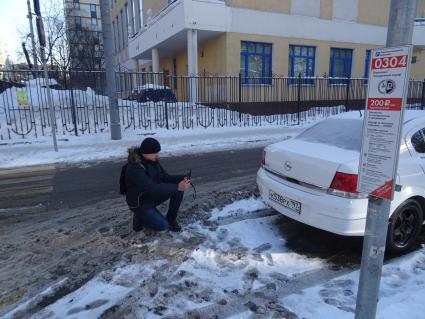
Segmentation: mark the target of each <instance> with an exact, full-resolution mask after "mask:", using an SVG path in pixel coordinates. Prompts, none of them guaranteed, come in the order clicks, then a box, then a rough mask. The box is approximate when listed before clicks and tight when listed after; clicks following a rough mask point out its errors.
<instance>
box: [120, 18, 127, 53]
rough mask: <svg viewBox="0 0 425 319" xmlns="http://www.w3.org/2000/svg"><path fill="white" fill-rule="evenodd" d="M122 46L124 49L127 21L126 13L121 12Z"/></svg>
mask: <svg viewBox="0 0 425 319" xmlns="http://www.w3.org/2000/svg"><path fill="white" fill-rule="evenodd" d="M120 13H121V40H122V41H121V44H122V48H124V47H125V24H126V23H125V20H124V13H123V11H122V10H121V12H120Z"/></svg>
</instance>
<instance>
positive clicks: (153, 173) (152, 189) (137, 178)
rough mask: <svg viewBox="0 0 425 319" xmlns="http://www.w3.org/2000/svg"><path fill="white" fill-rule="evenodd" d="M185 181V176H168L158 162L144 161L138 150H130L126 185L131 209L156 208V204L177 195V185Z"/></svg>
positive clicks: (127, 198)
mask: <svg viewBox="0 0 425 319" xmlns="http://www.w3.org/2000/svg"><path fill="white" fill-rule="evenodd" d="M183 179H184V176H183V175H168V174H167V172H166V171H165V169H164V168H163V167H162V166H161V164H160V163H159V162H158V161H157V162H153V161H149V160H146V159H144V158H143V157H142V156H141V155H139V153H138V148H132V149H129V150H128V165H127V170H126V173H125V183H126V191H127V192H126V200H127V204H128V206H129V207H130V208H139V207H143V208H145V207H146V208H147V207H154V206H155V203H157V202H159V201H161V200H164V199H166V198H168V197H170V196H171V195H173V194H175V193H177V185H178V183H180V182H181V181H182V180H183Z"/></svg>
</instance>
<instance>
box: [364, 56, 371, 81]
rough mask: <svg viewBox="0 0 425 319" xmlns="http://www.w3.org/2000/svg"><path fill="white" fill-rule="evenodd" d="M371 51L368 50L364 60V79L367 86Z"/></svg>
mask: <svg viewBox="0 0 425 319" xmlns="http://www.w3.org/2000/svg"><path fill="white" fill-rule="evenodd" d="M370 52H371V51H370V50H366V57H365V60H364V77H365V79H366V81H365V83H366V84H367V81H368V79H369V68H370Z"/></svg>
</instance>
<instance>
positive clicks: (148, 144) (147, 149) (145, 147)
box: [139, 137, 161, 154]
mask: <svg viewBox="0 0 425 319" xmlns="http://www.w3.org/2000/svg"><path fill="white" fill-rule="evenodd" d="M159 151H161V144H159V142H158V141H157V140H156V139H154V138H152V137H148V138H145V139H144V140H143V142H142V144H140V149H139V153H140V154H153V153H158V152H159Z"/></svg>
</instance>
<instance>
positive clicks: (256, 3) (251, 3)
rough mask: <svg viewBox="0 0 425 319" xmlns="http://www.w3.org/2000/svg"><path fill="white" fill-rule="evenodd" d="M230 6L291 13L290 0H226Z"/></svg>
mask: <svg viewBox="0 0 425 319" xmlns="http://www.w3.org/2000/svg"><path fill="white" fill-rule="evenodd" d="M226 4H227V5H228V6H231V7H239V8H246V9H253V10H261V11H271V12H278V13H288V14H289V13H291V0H226Z"/></svg>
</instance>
